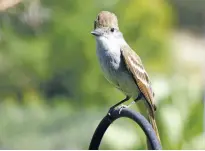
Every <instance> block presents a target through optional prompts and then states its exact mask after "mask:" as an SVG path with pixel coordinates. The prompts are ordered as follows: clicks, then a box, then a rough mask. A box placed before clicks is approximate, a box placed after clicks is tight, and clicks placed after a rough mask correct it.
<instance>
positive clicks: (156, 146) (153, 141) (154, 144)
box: [89, 108, 162, 150]
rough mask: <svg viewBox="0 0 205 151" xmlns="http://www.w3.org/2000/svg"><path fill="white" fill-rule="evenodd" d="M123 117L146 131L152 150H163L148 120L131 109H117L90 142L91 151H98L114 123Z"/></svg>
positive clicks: (105, 119) (106, 119)
mask: <svg viewBox="0 0 205 151" xmlns="http://www.w3.org/2000/svg"><path fill="white" fill-rule="evenodd" d="M121 117H127V118H130V119H132V120H133V121H135V122H136V123H137V124H138V125H139V126H140V127H141V128H142V130H143V131H144V133H145V135H146V136H147V139H148V142H149V146H150V149H152V150H161V149H162V147H161V145H160V143H159V141H158V139H157V136H156V134H155V132H154V130H153V128H152V126H151V124H150V123H149V122H148V121H147V119H146V118H145V117H144V116H143V115H141V114H140V113H138V112H134V111H132V110H130V109H129V108H117V109H114V110H113V111H112V112H110V113H108V114H107V115H106V116H105V117H104V118H103V119H102V121H101V122H100V124H99V125H98V127H97V129H96V130H95V133H94V135H93V137H92V140H91V142H90V146H89V150H97V149H98V148H99V146H100V142H101V140H102V137H103V135H104V133H105V131H106V130H107V128H108V127H109V126H110V124H111V123H112V122H114V121H115V120H116V119H118V118H121Z"/></svg>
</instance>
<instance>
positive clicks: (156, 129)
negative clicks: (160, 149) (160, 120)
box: [148, 110, 161, 144]
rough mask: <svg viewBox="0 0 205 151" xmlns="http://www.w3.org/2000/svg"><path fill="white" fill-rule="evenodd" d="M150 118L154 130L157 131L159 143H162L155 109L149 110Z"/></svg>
mask: <svg viewBox="0 0 205 151" xmlns="http://www.w3.org/2000/svg"><path fill="white" fill-rule="evenodd" d="M148 119H149V122H150V124H151V125H152V128H153V129H154V131H155V133H156V135H157V138H158V140H159V143H160V144H161V140H160V136H159V131H158V128H157V123H156V121H155V116H154V111H152V110H149V111H148Z"/></svg>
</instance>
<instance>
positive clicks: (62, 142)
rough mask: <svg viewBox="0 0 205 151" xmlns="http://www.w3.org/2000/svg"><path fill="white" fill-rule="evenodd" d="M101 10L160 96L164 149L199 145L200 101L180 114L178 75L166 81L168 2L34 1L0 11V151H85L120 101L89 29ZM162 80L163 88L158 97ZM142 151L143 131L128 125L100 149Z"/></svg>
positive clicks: (170, 72)
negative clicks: (111, 16) (115, 23)
mask: <svg viewBox="0 0 205 151" xmlns="http://www.w3.org/2000/svg"><path fill="white" fill-rule="evenodd" d="M101 10H108V11H112V12H115V13H116V15H117V16H118V18H119V25H120V29H121V31H122V32H123V33H124V37H125V39H126V40H127V42H128V43H129V44H130V45H131V47H132V48H133V49H134V50H136V52H137V53H138V54H139V55H140V56H141V58H142V60H143V62H144V65H145V66H146V69H147V71H148V72H149V74H150V77H153V78H151V79H153V83H156V87H154V88H155V89H156V90H157V93H161V94H162V96H163V97H161V98H159V100H157V101H159V103H158V114H157V120H158V123H159V129H160V134H161V137H162V144H163V147H164V149H182V148H184V149H194V148H195V147H198V148H202V147H204V146H202V145H201V146H200V145H198V144H197V145H196V143H194V141H195V139H193V138H195V137H196V138H197V139H199V141H197V142H198V143H199V142H200V141H201V135H200V134H201V131H202V127H201V125H202V120H197V119H195V118H194V117H199V116H200V115H202V106H201V104H200V102H199V101H200V96H199V95H197V96H194V97H192V99H195V100H199V101H195V103H192V104H193V105H192V106H189V107H187V108H188V109H186V110H185V109H184V105H186V101H187V100H189V98H188V97H187V95H186V93H187V91H188V90H187V88H186V85H183V84H182V86H181V87H180V85H179V86H176V85H175V84H174V83H173V81H176V80H177V79H178V78H177V79H174V78H171V77H173V76H176V74H175V73H174V67H173V64H172V63H171V62H172V58H171V57H170V51H169V44H168V41H169V33H170V30H171V28H172V22H173V18H174V16H173V15H172V14H173V13H172V9H171V6H170V4H169V3H167V2H166V1H162V0H155V2H151V1H150V0H135V1H134V0H121V1H120V0H113V1H109V0H104V1H100V0H86V1H82V0H75V1H72V0H61V1H55V0H42V1H39V0H33V1H24V2H23V3H20V4H19V5H17V6H15V7H13V8H10V9H8V10H7V11H5V12H1V13H0V48H1V49H0V77H1V78H0V88H1V91H0V98H1V100H0V148H1V149H87V148H88V145H89V143H90V139H91V137H92V134H93V132H94V130H95V128H96V126H97V124H98V122H99V121H100V120H101V119H102V117H103V116H104V114H105V113H106V111H107V110H108V108H109V106H111V105H113V104H114V103H115V102H116V101H117V100H121V99H122V98H123V97H124V96H123V95H122V94H121V93H120V92H119V91H118V90H116V89H115V88H113V87H112V86H111V85H110V84H109V83H108V82H107V81H106V80H105V79H104V77H103V75H102V73H101V71H100V69H99V65H98V62H97V58H96V54H95V40H94V38H93V37H92V36H91V34H90V32H91V30H92V29H93V21H94V19H95V17H96V16H97V14H98V13H99V12H100V11H101ZM161 76H162V77H163V78H164V79H165V80H164V81H163V80H160V81H159V80H158V79H160V77H161ZM157 80H158V81H157ZM155 81H156V82H155ZM161 83H162V84H163V83H165V85H168V87H169V91H168V93H165V92H164V93H165V94H164V95H163V90H162V89H163V87H160V86H161V85H160V84H161ZM179 83H183V82H182V81H179ZM157 85H159V87H157ZM154 86H155V84H154ZM199 90H200V89H199ZM194 91H195V90H194ZM156 95H157V94H156ZM174 96H175V97H174ZM176 96H178V98H176ZM176 99H177V100H178V101H181V102H180V103H181V104H178V102H177V101H175V100H176ZM183 100H184V101H183ZM180 107H182V108H180ZM181 110H185V111H187V112H186V113H181ZM189 111H190V112H189ZM177 113H178V114H177ZM182 114H184V115H182ZM193 123H194V124H193ZM129 126H130V127H129ZM127 127H129V128H130V131H127ZM190 127H191V128H193V130H190ZM116 130H117V132H116ZM173 131H174V132H176V133H174V132H173ZM138 133H139V135H137V134H138ZM170 133H173V134H170ZM120 139H126V140H128V142H127V141H125V140H124V141H122V140H120ZM123 142H125V144H124V143H123ZM201 142H202V141H201ZM123 144H124V146H123ZM199 144H200V143H199ZM143 148H145V137H144V135H143V133H142V132H141V131H140V130H139V128H137V129H135V127H134V125H133V124H132V123H130V122H129V121H127V120H125V121H121V122H120V121H119V123H116V124H114V125H113V127H112V128H111V129H109V131H108V133H107V134H106V136H105V139H104V140H103V145H102V149H143Z"/></svg>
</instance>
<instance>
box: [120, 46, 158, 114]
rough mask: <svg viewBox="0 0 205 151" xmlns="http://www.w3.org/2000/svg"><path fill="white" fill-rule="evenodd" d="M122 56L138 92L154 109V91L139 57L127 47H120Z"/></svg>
mask: <svg viewBox="0 0 205 151" xmlns="http://www.w3.org/2000/svg"><path fill="white" fill-rule="evenodd" d="M121 53H122V58H123V59H124V62H125V64H126V67H127V69H128V71H129V72H130V73H131V74H132V77H133V79H134V81H135V83H136V85H137V86H138V88H139V90H140V92H141V93H142V94H143V96H144V98H145V100H146V101H147V103H148V105H149V106H150V108H151V109H152V110H153V111H154V110H156V107H155V104H154V93H153V91H152V87H151V82H150V80H149V77H148V74H147V73H146V71H145V69H144V67H143V65H142V62H141V59H140V57H139V56H138V55H137V54H136V53H135V52H134V51H133V50H132V49H131V48H130V47H129V46H123V47H121Z"/></svg>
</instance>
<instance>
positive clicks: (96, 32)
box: [91, 29, 102, 36]
mask: <svg viewBox="0 0 205 151" xmlns="http://www.w3.org/2000/svg"><path fill="white" fill-rule="evenodd" d="M91 34H93V35H94V36H101V35H102V32H101V30H100V29H95V30H93V31H92V32H91Z"/></svg>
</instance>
